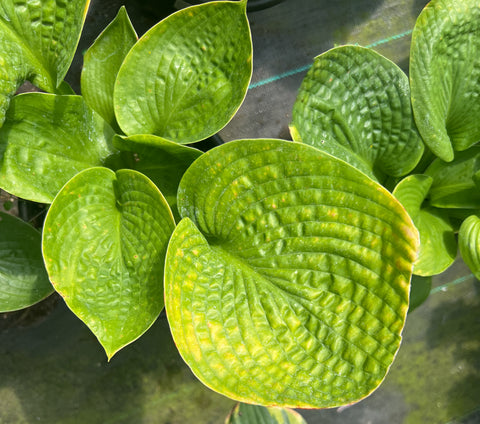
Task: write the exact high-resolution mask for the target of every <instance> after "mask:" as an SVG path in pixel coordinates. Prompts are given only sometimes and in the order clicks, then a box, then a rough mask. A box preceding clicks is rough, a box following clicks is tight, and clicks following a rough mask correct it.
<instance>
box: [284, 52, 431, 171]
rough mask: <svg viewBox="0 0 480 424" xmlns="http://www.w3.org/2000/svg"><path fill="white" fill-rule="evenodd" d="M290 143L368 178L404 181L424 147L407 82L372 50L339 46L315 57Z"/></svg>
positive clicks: (300, 96)
mask: <svg viewBox="0 0 480 424" xmlns="http://www.w3.org/2000/svg"><path fill="white" fill-rule="evenodd" d="M292 118H293V124H292V128H293V133H292V134H293V138H294V140H298V141H302V142H304V143H307V144H311V145H313V146H315V147H317V148H319V149H321V150H325V151H326V152H328V153H330V154H332V155H334V156H336V157H339V158H340V159H343V160H345V161H346V162H349V163H350V164H352V165H353V166H355V167H357V168H358V169H360V170H361V171H363V172H366V173H368V174H369V175H375V176H376V177H377V178H380V179H381V178H382V176H383V175H384V174H386V175H391V176H396V177H398V176H402V175H404V174H406V173H408V172H410V171H411V170H412V169H413V168H414V167H415V165H416V164H417V163H418V161H419V160H420V158H421V156H422V152H423V149H424V147H423V143H422V141H421V139H420V136H419V134H418V132H417V129H416V127H415V123H414V121H413V116H412V110H411V106H410V88H409V84H408V78H407V76H406V75H405V74H404V73H403V71H402V70H401V69H400V68H399V67H398V66H396V65H395V64H394V63H393V62H391V61H389V60H388V59H386V58H384V57H383V56H381V55H380V54H378V53H376V52H375V51H373V50H370V49H366V48H363V47H359V46H342V47H337V48H334V49H332V50H329V51H328V52H326V53H323V54H322V55H320V56H318V57H317V58H316V59H315V62H314V64H313V66H312V68H311V69H310V71H309V72H308V74H307V76H306V77H305V79H304V80H303V82H302V85H301V87H300V91H299V94H298V97H297V100H296V102H295V106H294V108H293V113H292Z"/></svg>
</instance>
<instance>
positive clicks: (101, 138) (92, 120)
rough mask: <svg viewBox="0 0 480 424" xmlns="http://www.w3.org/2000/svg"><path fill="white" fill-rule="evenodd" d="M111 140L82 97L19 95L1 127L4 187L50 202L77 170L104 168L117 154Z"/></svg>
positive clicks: (0, 168)
mask: <svg viewBox="0 0 480 424" xmlns="http://www.w3.org/2000/svg"><path fill="white" fill-rule="evenodd" d="M112 137H113V130H112V129H111V128H110V127H109V126H108V125H107V124H106V123H105V121H104V120H103V119H102V118H100V116H98V115H97V114H96V113H94V112H93V111H92V110H91V109H90V108H89V107H88V106H87V105H86V104H85V102H84V101H83V99H82V97H80V96H57V95H53V94H43V93H27V94H22V95H19V96H16V97H15V98H14V99H13V100H12V105H11V108H10V109H9V110H8V113H7V121H6V122H5V124H4V126H3V127H2V128H0V187H1V188H2V189H4V190H6V191H8V192H9V193H11V194H14V195H15V196H18V197H21V198H24V199H28V200H33V201H35V202H42V203H51V202H52V200H53V198H54V197H55V195H56V194H57V193H58V191H59V190H60V189H61V188H62V186H63V185H64V184H65V183H66V182H67V181H68V180H69V179H70V178H72V177H73V176H74V175H75V174H76V173H77V172H79V171H81V170H83V169H86V168H90V167H92V166H98V165H102V164H103V162H104V160H105V159H106V158H107V157H108V156H109V155H110V154H112V153H113V152H114V149H113V148H112V147H111V145H110V143H111V138H112Z"/></svg>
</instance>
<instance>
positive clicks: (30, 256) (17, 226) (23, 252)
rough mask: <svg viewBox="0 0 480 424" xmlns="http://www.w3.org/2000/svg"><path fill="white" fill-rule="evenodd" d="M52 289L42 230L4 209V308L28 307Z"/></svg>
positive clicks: (0, 250)
mask: <svg viewBox="0 0 480 424" xmlns="http://www.w3.org/2000/svg"><path fill="white" fill-rule="evenodd" d="M51 293H53V287H52V285H51V284H50V281H48V275H47V272H46V270H45V266H44V264H43V258H42V249H41V235H40V233H39V232H38V231H37V230H35V229H34V228H33V227H32V226H30V225H28V224H27V223H25V222H23V221H21V220H20V219H18V218H15V217H13V216H12V215H8V214H6V213H3V212H0V312H8V311H15V310H17V309H22V308H26V307H27V306H31V305H33V304H34V303H37V302H39V301H40V300H42V299H44V298H45V297H47V296H48V295H49V294H51Z"/></svg>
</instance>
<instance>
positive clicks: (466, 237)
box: [458, 215, 480, 279]
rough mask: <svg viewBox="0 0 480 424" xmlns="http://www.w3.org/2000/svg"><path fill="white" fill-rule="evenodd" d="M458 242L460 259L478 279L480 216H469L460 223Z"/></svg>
mask: <svg viewBox="0 0 480 424" xmlns="http://www.w3.org/2000/svg"><path fill="white" fill-rule="evenodd" d="M458 244H459V247H460V254H461V255H462V259H463V260H464V262H465V263H466V264H467V265H468V267H469V268H470V271H472V272H473V274H474V275H475V277H476V278H477V279H480V218H479V217H478V216H477V215H472V216H469V217H468V218H467V219H466V220H465V221H464V222H463V224H462V225H461V227H460V231H459V233H458Z"/></svg>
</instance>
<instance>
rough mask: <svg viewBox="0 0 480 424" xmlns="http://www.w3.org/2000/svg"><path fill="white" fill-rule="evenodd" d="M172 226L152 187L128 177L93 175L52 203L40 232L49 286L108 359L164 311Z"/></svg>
mask: <svg viewBox="0 0 480 424" xmlns="http://www.w3.org/2000/svg"><path fill="white" fill-rule="evenodd" d="M173 227H174V222H173V217H172V215H171V212H170V209H169V207H168V205H167V203H166V201H165V199H164V198H163V196H162V194H161V193H160V192H159V191H158V189H157V188H156V187H155V185H154V184H153V183H152V182H151V181H150V180H149V179H148V178H147V177H145V176H144V175H142V174H140V173H139V172H136V171H132V170H120V171H117V172H116V173H114V172H113V171H111V170H109V169H106V168H91V169H87V170H85V171H82V172H80V173H79V174H77V175H76V176H75V177H73V178H72V179H71V180H70V181H69V182H68V183H67V184H66V185H65V187H63V189H62V190H61V191H60V193H59V194H58V195H57V196H56V198H55V200H54V202H53V203H52V206H51V207H50V210H49V211H48V214H47V218H46V220H45V224H44V231H43V256H44V260H45V264H46V266H47V271H48V275H49V277H50V281H51V282H52V284H53V285H54V287H55V289H56V290H57V291H58V292H59V293H60V294H61V295H62V297H63V298H64V299H65V302H66V303H67V305H68V306H69V308H70V309H71V310H72V311H73V312H74V313H75V314H76V315H77V316H78V317H79V318H80V319H81V320H82V321H83V322H85V324H86V325H87V326H88V327H89V328H90V330H92V332H93V333H94V334H95V336H96V337H97V338H98V340H99V341H100V343H101V344H102V346H103V347H104V349H105V352H106V353H107V356H108V358H109V359H110V358H111V357H112V356H113V355H114V354H115V353H116V352H117V351H118V350H119V349H121V348H122V347H124V346H125V345H127V344H129V343H131V342H132V341H134V340H136V339H137V338H138V337H140V336H141V335H142V334H143V333H144V332H145V331H146V330H147V329H148V328H149V327H150V326H151V325H152V323H153V322H154V321H155V319H156V318H157V316H158V315H159V313H160V311H161V310H162V308H163V285H162V279H163V268H164V260H165V252H166V248H167V243H168V239H169V238H170V235H171V233H172V231H173Z"/></svg>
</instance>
